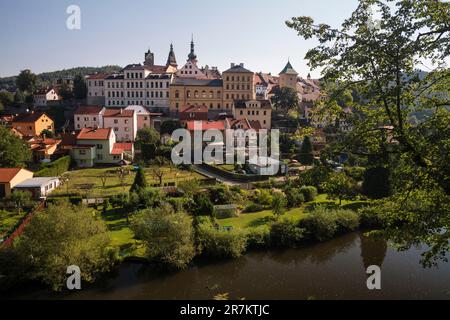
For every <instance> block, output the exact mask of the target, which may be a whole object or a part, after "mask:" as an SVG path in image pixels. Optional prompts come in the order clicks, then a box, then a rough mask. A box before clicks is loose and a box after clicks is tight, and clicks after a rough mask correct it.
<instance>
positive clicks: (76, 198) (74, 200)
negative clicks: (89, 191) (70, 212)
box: [69, 196, 83, 206]
mask: <svg viewBox="0 0 450 320" xmlns="http://www.w3.org/2000/svg"><path fill="white" fill-rule="evenodd" d="M82 201H83V198H82V197H80V196H73V197H70V198H69V202H70V203H71V204H73V205H75V206H77V205H80V204H81V202H82Z"/></svg>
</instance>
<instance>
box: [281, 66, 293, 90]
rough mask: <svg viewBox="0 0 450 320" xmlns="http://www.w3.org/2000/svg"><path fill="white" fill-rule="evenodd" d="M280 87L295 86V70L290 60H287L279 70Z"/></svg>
mask: <svg viewBox="0 0 450 320" xmlns="http://www.w3.org/2000/svg"><path fill="white" fill-rule="evenodd" d="M279 76H280V88H285V87H288V88H292V89H294V90H295V89H296V88H297V76H298V73H297V71H295V70H294V68H293V67H292V65H291V62H290V61H289V60H288V63H287V64H286V66H285V67H284V69H283V70H282V71H281V72H280V74H279Z"/></svg>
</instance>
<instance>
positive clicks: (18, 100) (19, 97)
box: [14, 90, 25, 106]
mask: <svg viewBox="0 0 450 320" xmlns="http://www.w3.org/2000/svg"><path fill="white" fill-rule="evenodd" d="M24 102H25V95H24V94H23V92H22V91H20V90H17V91H16V93H15V94H14V104H15V105H16V106H18V105H21V104H22V103H24Z"/></svg>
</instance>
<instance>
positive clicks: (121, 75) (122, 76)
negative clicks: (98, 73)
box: [105, 73, 125, 80]
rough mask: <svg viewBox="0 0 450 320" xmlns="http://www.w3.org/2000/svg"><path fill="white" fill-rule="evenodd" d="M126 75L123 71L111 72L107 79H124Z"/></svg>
mask: <svg viewBox="0 0 450 320" xmlns="http://www.w3.org/2000/svg"><path fill="white" fill-rule="evenodd" d="M124 78H125V76H124V75H123V74H121V73H115V74H110V75H109V76H107V77H106V78H105V79H106V80H123V79H124Z"/></svg>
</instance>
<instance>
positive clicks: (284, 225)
mask: <svg viewBox="0 0 450 320" xmlns="http://www.w3.org/2000/svg"><path fill="white" fill-rule="evenodd" d="M304 233H305V230H304V229H302V228H300V227H299V225H298V224H297V223H296V222H294V221H292V220H289V219H283V220H280V221H275V222H273V223H272V224H271V226H270V243H271V245H273V246H276V247H295V246H296V245H297V244H298V243H299V242H300V241H301V240H302V239H303V238H304Z"/></svg>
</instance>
